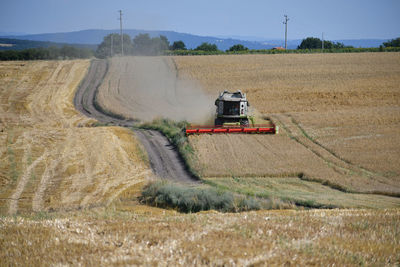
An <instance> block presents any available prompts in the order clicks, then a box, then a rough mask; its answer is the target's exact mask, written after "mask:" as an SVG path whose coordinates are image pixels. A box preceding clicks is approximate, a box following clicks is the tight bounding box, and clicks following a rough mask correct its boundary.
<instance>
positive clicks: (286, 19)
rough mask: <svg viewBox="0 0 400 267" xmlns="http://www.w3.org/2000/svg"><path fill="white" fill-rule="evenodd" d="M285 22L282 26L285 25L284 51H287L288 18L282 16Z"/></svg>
mask: <svg viewBox="0 0 400 267" xmlns="http://www.w3.org/2000/svg"><path fill="white" fill-rule="evenodd" d="M284 17H285V21H284V22H283V24H285V50H286V49H287V22H288V21H289V18H288V16H287V15H284Z"/></svg>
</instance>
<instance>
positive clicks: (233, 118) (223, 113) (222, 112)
mask: <svg viewBox="0 0 400 267" xmlns="http://www.w3.org/2000/svg"><path fill="white" fill-rule="evenodd" d="M215 105H216V106H217V111H216V115H215V126H240V125H241V126H249V116H248V110H249V109H248V107H249V102H248V101H247V98H246V94H244V93H242V92H241V91H240V90H239V91H237V92H234V93H230V92H228V91H226V90H225V91H223V92H222V93H221V94H220V95H219V97H218V98H217V99H216V100H215Z"/></svg>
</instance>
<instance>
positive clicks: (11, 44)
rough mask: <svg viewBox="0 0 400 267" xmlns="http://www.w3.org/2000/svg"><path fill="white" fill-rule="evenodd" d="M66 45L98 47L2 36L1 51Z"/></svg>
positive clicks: (86, 45)
mask: <svg viewBox="0 0 400 267" xmlns="http://www.w3.org/2000/svg"><path fill="white" fill-rule="evenodd" d="M64 45H70V46H74V47H79V48H90V49H93V50H94V49H96V48H97V45H88V44H68V43H56V42H48V41H32V40H20V39H9V38H0V51H4V50H24V49H28V48H39V47H44V48H46V47H50V46H55V47H63V46H64Z"/></svg>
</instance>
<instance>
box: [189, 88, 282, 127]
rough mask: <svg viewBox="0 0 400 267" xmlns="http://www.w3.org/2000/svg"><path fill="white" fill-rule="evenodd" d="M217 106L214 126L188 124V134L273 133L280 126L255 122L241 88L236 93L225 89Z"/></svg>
mask: <svg viewBox="0 0 400 267" xmlns="http://www.w3.org/2000/svg"><path fill="white" fill-rule="evenodd" d="M215 106H216V107H217V109H216V113H215V121H214V125H212V126H198V125H197V126H196V125H192V126H188V127H187V128H186V134H200V133H272V134H275V133H276V132H277V130H278V127H277V126H276V125H275V124H274V123H272V122H269V123H268V124H254V118H253V117H252V116H251V115H250V114H249V106H250V105H249V102H248V101H247V98H246V94H244V93H242V92H241V91H240V90H239V91H236V92H234V93H230V92H228V91H223V92H222V93H221V94H220V95H219V96H218V98H217V99H216V100H215Z"/></svg>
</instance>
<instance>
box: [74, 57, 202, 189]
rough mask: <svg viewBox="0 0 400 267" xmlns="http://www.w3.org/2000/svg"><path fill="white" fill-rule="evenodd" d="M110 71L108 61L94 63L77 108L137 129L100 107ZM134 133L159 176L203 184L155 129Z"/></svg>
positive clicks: (78, 95)
mask: <svg viewBox="0 0 400 267" xmlns="http://www.w3.org/2000/svg"><path fill="white" fill-rule="evenodd" d="M107 71H108V63H107V61H106V60H92V62H91V64H90V67H89V70H88V73H87V74H86V76H85V78H84V79H83V81H82V82H81V84H80V85H79V88H78V90H77V92H76V94H75V97H74V105H75V108H76V109H77V110H79V111H80V112H81V113H83V114H84V115H86V116H88V117H91V118H94V119H96V120H98V121H99V122H100V123H104V124H107V125H115V126H121V127H132V126H136V125H137V121H135V120H132V119H125V118H123V117H122V116H120V115H118V114H112V113H110V112H108V111H106V110H104V109H103V108H102V107H101V106H100V105H99V104H97V102H96V94H97V90H98V88H99V86H100V85H101V83H102V82H103V80H104V77H105V75H106V74H107ZM133 131H134V132H135V134H136V136H137V138H138V139H139V141H140V142H141V143H142V144H143V147H144V148H145V149H146V151H147V154H148V157H149V161H150V166H151V168H152V170H153V172H154V173H155V174H156V175H157V176H158V177H160V178H164V179H169V180H173V181H179V182H184V183H198V182H199V180H198V179H197V178H195V177H194V176H193V175H191V174H190V173H189V172H188V171H187V169H186V167H185V165H184V163H183V160H182V158H181V157H180V155H179V153H178V152H177V151H176V149H175V147H174V146H173V145H172V144H171V143H170V142H169V140H168V139H167V138H166V137H165V136H164V135H163V134H161V133H160V132H158V131H154V130H144V129H133Z"/></svg>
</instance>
